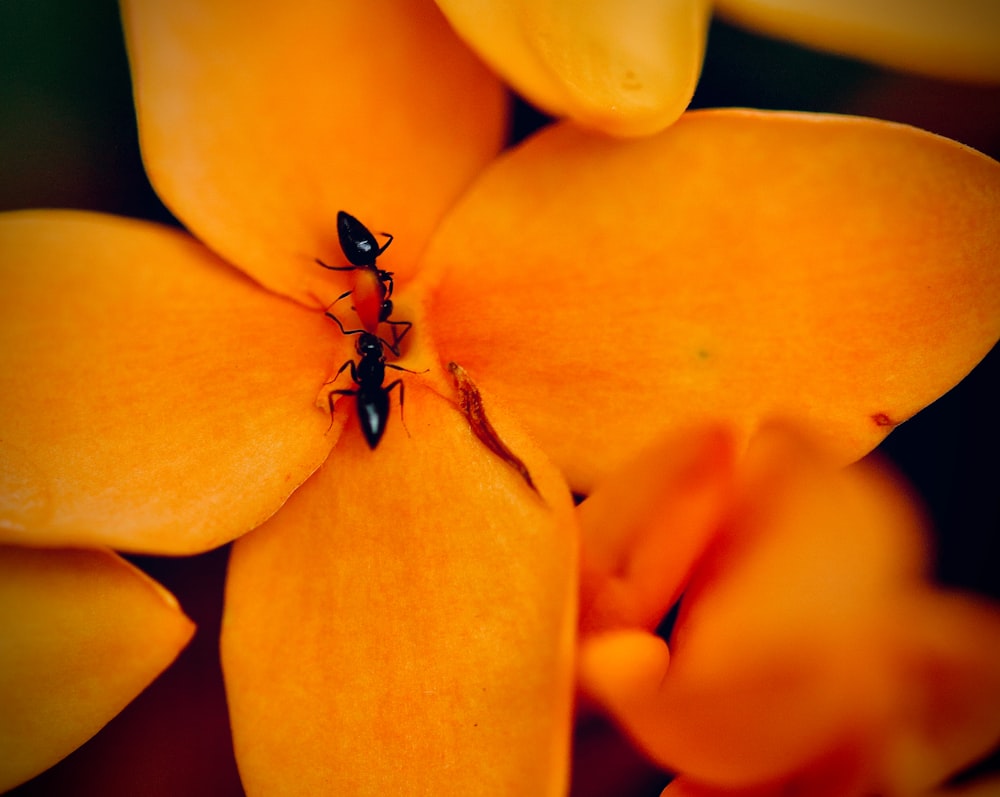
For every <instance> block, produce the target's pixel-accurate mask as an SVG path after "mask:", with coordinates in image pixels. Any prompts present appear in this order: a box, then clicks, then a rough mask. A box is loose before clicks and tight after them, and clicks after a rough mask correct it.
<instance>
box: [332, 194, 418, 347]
mask: <svg viewBox="0 0 1000 797" xmlns="http://www.w3.org/2000/svg"><path fill="white" fill-rule="evenodd" d="M382 235H384V236H386V237H387V238H388V239H389V240H388V241H386V242H385V243H384V244H382V246H379V245H378V242H377V241H376V240H375V234H374V233H373V232H372V231H371V230H369V229H368V228H367V227H366V226H365V225H364V224H362V223H361V222H360V221H358V220H357V219H356V218H354V216H352V215H351V214H350V213H347V212H346V211H343V210H339V211H337V237H338V238H339V239H340V249H341V251H343V253H344V257H346V258H347V261H348V262H349V263H350V264H351V265H349V266H330V265H327V264H326V263H324V262H323V261H322V260H320V259H319V258H316V262H317V263H318V264H319V265H321V266H322V267H323V268H327V269H330V270H331V271H362V272H364V273H365V274H366V275H368V276H367V279H368V280H374V285H371V283H369V287H370V290H371V295H370V296H364V295H363V292H362V291H360V290H359V286H358V285H355V287H354V288H352V289H351V290H349V291H345V292H344V293H342V294H341V295H340V296H338V297H337V298H336V299H335V300H334V302H333V304H336V303H337V302H339V301H340V300H341V299H343V298H345V297H347V296H350V295H351V294H354V295H355V305H356V307H355V308H354V309H355V311H356V312H357V313H358V317H359V318H360V319H361V324H362V326H363V327H364V330H365V331H367V332H371V333H372V334H377V331H378V325H379V324H382V323H385V324H388V325H389V326H391V327H392V339H393V342H392V343H391V344H390V343H389V342H388V341H385V340H384V339H383V342H385V343H386V344H387V345H388V346H389V348H390V349H391V350H392V352H393V353H394V354H396V355H397V356H399V349H398V346H399V342H400V341H401V340H402V339H403V338H404V337H406V333H407V332H409V331H410V327H412V326H413V324H412V323H411V322H409V321H390V320H389V316H391V315H392V309H393V306H392V298H391V297H392V291H393V288H394V287H395V283H394V282H393V279H392V277H393V274H392V272H391V271H386V270H385V269H382V268H379V267H378V266H377V265H376V263H375V261H376V260H377V258H378V256H379V255H381V254H382V253H383V252H384V251H385V250H386V249H388V248H389V244H391V243H392V241H393V237H392V235H390V234H389V233H387V232H384V233H382ZM330 306H331V307H332V306H333V305H330ZM326 315H328V316H329V317H330V318H332V319H333V320H334V321H336V322H337V325H338V326H339V327H340V329H341V331H342V332H343V333H344V334H347V335H350V334H353V333H354V332H355V331H356V330H351V331H348V330H346V329H344V325H343V324H341V323H340V319H338V318H337V317H336V316H335V315H333V313H331V312H330V311H329V310H327V312H326ZM397 327H403V331H402V332H399V331H398V329H397Z"/></svg>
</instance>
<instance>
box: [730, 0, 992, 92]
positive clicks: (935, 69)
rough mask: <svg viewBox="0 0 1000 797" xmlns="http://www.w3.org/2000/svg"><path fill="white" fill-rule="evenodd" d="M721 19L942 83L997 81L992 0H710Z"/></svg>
mask: <svg viewBox="0 0 1000 797" xmlns="http://www.w3.org/2000/svg"><path fill="white" fill-rule="evenodd" d="M716 6H717V7H718V9H719V11H720V13H721V14H723V15H724V16H725V17H727V18H729V19H731V20H733V21H735V22H739V23H741V24H743V25H747V26H748V27H751V28H755V29H757V30H760V31H762V32H764V33H767V34H769V35H771V36H780V37H782V38H787V39H791V40H793V41H796V42H801V43H802V44H805V45H808V46H813V47H819V48H821V49H824V50H831V51H832V52H835V53H843V54H845V55H851V56H856V57H859V58H863V59H865V60H868V61H873V62H875V63H877V64H884V65H886V66H890V67H894V68H896V69H908V70H912V71H914V72H922V73H925V74H928V75H935V76H937V77H943V78H956V79H959V80H972V81H989V82H997V81H1000V48H998V47H997V31H998V30H1000V5H998V4H997V3H995V2H993V0H917V1H916V2H915V1H914V0H909V2H906V3H871V2H867V0H717V2H716Z"/></svg>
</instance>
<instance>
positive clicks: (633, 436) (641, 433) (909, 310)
mask: <svg viewBox="0 0 1000 797" xmlns="http://www.w3.org/2000/svg"><path fill="white" fill-rule="evenodd" d="M998 205H1000V165H998V164H997V163H996V162H994V161H992V160H989V159H987V158H986V157H984V156H982V155H980V154H979V153H976V152H974V151H972V150H969V149H967V148H965V147H962V146H961V145H959V144H956V143H954V142H951V141H948V140H945V139H942V138H939V137H936V136H933V135H931V134H928V133H924V132H921V131H919V130H916V129H913V128H908V127H904V126H900V125H894V124H889V123H884V122H877V121H873V120H865V119H858V118H850V117H832V116H812V115H806V114H776V113H764V112H753V111H738V110H729V111H706V112H697V113H691V114H688V115H686V116H685V117H684V118H683V119H681V120H680V121H679V122H678V123H677V124H676V125H674V126H672V127H671V128H669V129H668V130H667V131H665V132H664V133H662V134H660V135H658V136H655V137H652V138H648V139H643V140H638V141H630V142H622V141H611V140H608V139H606V138H602V137H597V136H593V135H588V134H586V133H584V132H581V131H579V130H577V129H575V128H573V127H571V126H568V125H566V126H555V127H553V128H549V129H548V130H546V131H544V132H543V133H541V134H540V135H538V136H536V137H535V138H534V139H532V140H530V141H529V142H528V143H527V144H526V145H524V146H522V147H521V148H519V149H518V150H516V151H514V152H513V153H511V154H510V155H509V156H507V157H505V158H504V159H502V160H501V161H500V162H498V164H497V165H496V167H495V168H493V169H491V170H490V171H489V172H488V173H487V174H486V175H485V176H484V177H483V179H481V180H480V181H479V182H478V183H477V184H476V186H475V188H474V189H473V190H472V191H471V192H470V193H469V194H467V195H466V197H465V198H464V199H463V200H462V201H461V202H460V203H459V205H458V206H457V207H456V209H455V210H454V211H453V213H452V214H451V215H450V216H449V217H448V218H447V220H446V221H445V222H444V224H443V225H442V227H441V229H440V231H439V234H438V235H436V236H435V239H434V241H433V242H432V244H431V247H430V249H429V251H428V253H427V257H426V267H427V268H430V269H434V270H437V269H443V270H445V273H444V274H443V275H442V277H441V279H442V282H443V284H442V285H441V288H440V290H439V291H438V292H437V294H436V295H435V296H434V297H433V298H434V301H433V303H432V305H431V307H430V309H429V318H431V319H432V320H433V322H434V329H433V333H434V334H435V336H436V338H437V342H438V348H439V350H440V351H441V352H443V355H444V356H447V357H451V358H453V359H457V360H459V361H461V362H463V363H465V364H466V366H467V367H469V368H470V369H474V370H475V371H476V372H477V373H479V374H480V379H481V381H482V384H483V386H485V387H487V388H489V389H490V390H492V391H493V392H495V393H497V394H500V395H503V396H505V397H507V398H508V400H509V401H510V402H511V403H512V405H513V406H514V408H515V411H516V412H517V414H518V417H519V418H520V419H521V420H522V421H523V422H524V423H525V425H526V426H527V427H528V429H529V430H530V431H531V432H532V433H533V434H534V435H535V436H536V437H537V438H538V440H539V442H540V443H541V444H542V445H543V447H544V448H545V449H546V451H547V452H548V453H549V454H550V456H554V457H555V458H556V461H557V462H558V464H559V465H560V466H561V467H563V468H564V469H565V471H566V472H567V473H568V474H569V477H570V483H571V484H572V485H573V487H574V488H575V489H577V490H581V491H587V490H589V489H590V488H591V487H592V486H593V484H594V483H595V481H596V479H597V478H598V477H599V476H600V475H601V474H603V473H607V472H610V471H611V470H613V469H614V468H615V467H617V466H620V465H621V464H622V463H624V462H625V461H626V460H627V459H628V458H629V457H630V456H632V454H633V453H634V452H635V451H636V450H638V449H639V448H641V447H642V446H643V445H645V441H648V440H649V439H650V438H651V437H656V436H659V435H661V434H665V433H666V432H667V431H668V430H670V429H674V428H677V427H682V426H689V425H691V424H692V423H696V422H697V421H699V420H700V419H702V418H715V419H721V420H726V421H728V422H729V423H730V424H732V425H734V426H735V427H736V428H737V429H740V430H742V432H743V433H744V434H749V433H750V432H751V431H752V430H753V429H754V428H755V427H756V426H758V425H759V424H760V423H761V422H762V420H765V419H768V418H771V417H774V416H790V417H792V418H796V419H798V420H800V421H801V422H803V423H805V424H807V425H808V426H810V427H811V428H812V430H813V431H814V432H815V433H816V434H818V435H820V436H821V437H822V439H823V441H824V443H825V444H826V445H827V446H828V447H829V448H830V449H831V450H832V451H835V452H837V453H838V455H839V456H841V457H842V458H843V459H844V460H852V459H856V458H858V457H860V456H862V455H863V454H865V453H866V452H867V451H869V450H870V449H871V448H873V447H874V446H875V445H876V444H877V443H878V442H879V441H880V440H881V439H882V438H883V437H884V436H885V434H886V433H887V432H888V431H889V429H891V428H892V426H893V425H894V424H897V423H899V422H900V421H902V420H904V419H906V418H908V417H909V416H910V415H912V414H914V413H915V412H917V411H918V410H919V409H921V408H922V407H924V406H925V405H926V404H928V403H929V402H931V401H933V400H934V399H935V398H937V397H938V396H940V395H941V394H942V393H944V392H945V391H947V390H948V389H950V388H951V387H952V386H953V385H954V384H955V383H956V382H958V381H959V380H960V379H961V378H962V377H963V376H964V375H965V374H966V373H967V372H968V371H969V370H970V369H971V368H972V367H973V366H974V365H975V364H976V363H977V362H978V361H979V360H980V359H981V358H982V357H983V356H984V355H985V353H986V352H987V351H988V350H989V348H990V346H991V345H992V344H993V342H994V341H996V340H997V337H998V336H1000V269H997V268H996V263H997V252H998V251H1000V214H998V213H997V212H996V209H997V207H998Z"/></svg>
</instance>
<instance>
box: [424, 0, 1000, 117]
mask: <svg viewBox="0 0 1000 797" xmlns="http://www.w3.org/2000/svg"><path fill="white" fill-rule="evenodd" d="M438 5H440V6H441V8H442V10H443V11H444V12H445V13H446V14H447V15H448V17H449V19H450V21H451V23H452V24H453V25H454V26H455V28H456V30H457V31H458V32H459V33H460V35H462V36H463V37H464V38H465V40H466V41H467V42H468V43H469V44H470V46H472V47H473V48H474V49H475V50H476V51H477V52H479V53H480V54H481V55H482V57H483V59H484V60H485V61H486V62H487V63H489V64H491V65H492V66H493V67H494V68H495V69H496V70H497V72H499V73H500V74H501V75H503V77H504V78H505V79H506V80H507V81H509V82H510V83H511V85H513V86H514V88H515V89H517V90H518V91H520V92H522V93H523V94H524V95H525V96H526V97H527V98H528V99H529V100H531V101H532V102H535V103H537V104H539V105H540V106H541V107H542V108H544V109H545V110H547V111H548V112H549V113H552V114H555V115H557V116H568V117H570V118H572V119H574V120H576V121H577V122H579V123H580V124H583V125H585V126H588V127H594V128H596V129H598V130H603V131H605V132H608V133H612V134H616V135H645V134H648V133H652V132H654V131H656V130H659V129H661V128H663V127H665V126H667V125H669V124H671V123H672V122H673V121H674V120H675V119H677V117H678V116H680V114H681V113H682V112H683V111H684V109H685V107H686V106H687V104H688V102H689V101H690V99H691V95H692V94H693V93H694V91H695V85H696V83H697V81H698V73H699V70H700V69H701V66H702V57H703V53H704V48H705V35H706V32H707V30H708V21H709V18H710V16H711V14H712V12H713V10H714V11H716V12H718V13H719V14H721V15H722V16H723V18H726V19H731V20H734V21H736V22H738V23H739V24H742V25H746V26H748V27H749V28H751V29H755V30H760V31H761V32H762V33H765V34H769V35H772V36H780V37H787V38H788V39H790V40H791V41H796V42H802V43H803V44H805V45H811V46H815V47H821V48H824V49H826V50H829V51H831V52H834V53H843V54H845V55H852V56H856V57H858V58H864V59H867V60H870V61H871V62H873V63H876V64H885V65H887V66H889V67H895V68H902V69H910V70H914V71H916V72H918V73H921V74H928V75H936V76H939V77H943V78H950V79H960V80H961V79H965V80H971V81H976V82H992V83H997V82H998V81H1000V55H998V52H1000V51H998V49H997V46H996V31H997V29H998V27H1000V6H998V5H997V4H996V3H993V2H991V1H990V0H959V1H958V2H955V0H908V2H905V3H886V2H881V3H870V2H865V0H717V2H714V3H713V2H711V0H624V1H623V2H616V3H607V2H603V0H571V1H570V2H567V0H521V2H516V1H515V2H510V1H509V0H507V1H506V2H480V3H475V4H472V3H466V2H463V1H462V0H438Z"/></svg>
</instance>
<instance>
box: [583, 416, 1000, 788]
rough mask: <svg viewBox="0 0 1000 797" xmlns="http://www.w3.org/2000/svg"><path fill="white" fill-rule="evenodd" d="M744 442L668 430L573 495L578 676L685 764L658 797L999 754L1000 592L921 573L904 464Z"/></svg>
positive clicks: (938, 765)
mask: <svg viewBox="0 0 1000 797" xmlns="http://www.w3.org/2000/svg"><path fill="white" fill-rule="evenodd" d="M727 443H728V444H727ZM735 458H736V455H735V452H734V450H733V448H732V446H731V443H729V442H728V441H727V440H726V438H725V436H724V435H720V434H719V433H717V432H716V433H712V432H706V433H703V434H701V435H688V436H687V437H686V438H683V439H680V440H677V439H672V440H670V441H669V442H668V443H665V444H662V445H660V446H658V447H656V448H655V449H653V450H651V451H650V452H647V453H646V454H645V455H644V458H643V459H641V460H640V461H638V462H636V463H635V464H633V465H632V466H631V467H630V468H628V469H626V470H625V471H624V472H622V473H620V474H618V475H617V476H616V477H615V478H614V479H613V480H610V481H609V482H607V483H605V484H604V485H602V486H601V487H599V488H598V489H597V491H595V493H594V494H593V495H592V496H591V497H590V498H589V499H588V500H587V501H585V502H584V503H583V504H582V505H581V507H580V517H581V522H582V525H583V531H584V574H585V581H584V585H585V586H584V600H583V615H582V626H583V629H584V638H583V641H582V645H583V647H582V655H581V664H580V670H581V676H580V678H581V685H582V687H583V690H584V693H585V694H586V695H588V696H589V697H591V698H592V699H593V700H595V701H597V702H598V703H599V704H601V705H603V706H604V707H605V708H606V709H607V710H608V711H609V712H610V713H611V715H612V716H613V717H614V718H615V719H616V720H617V721H618V722H619V723H620V724H621V725H622V726H623V728H624V729H625V731H626V732H627V733H628V734H629V735H630V736H632V737H633V739H634V740H635V742H636V744H637V745H638V746H639V747H640V748H641V749H643V750H644V751H646V753H647V754H648V755H649V756H651V757H652V758H653V759H654V760H655V761H657V762H658V763H659V764H660V765H661V766H663V767H665V768H667V769H670V770H673V771H675V772H677V773H678V775H679V776H678V778H677V779H676V780H674V781H673V782H672V783H671V784H670V786H669V787H668V788H667V789H666V790H665V791H664V797H674V796H675V795H685V797H696V796H697V797H712V796H713V795H734V796H735V795H746V797H751V796H756V797H766V796H767V795H774V797H777V796H778V795H783V794H803V795H805V794H808V795H844V796H845V797H846V795H865V794H908V795H909V794H928V793H929V792H930V790H931V789H933V788H934V787H936V786H938V785H939V784H941V783H943V782H944V781H945V780H946V779H947V778H948V777H949V776H951V775H953V774H955V773H956V772H957V771H959V770H960V769H962V768H963V767H965V766H967V765H969V764H970V763H973V762H975V761H976V760H977V759H978V758H979V757H981V756H982V755H984V754H985V753H987V752H989V751H990V749H991V748H992V747H994V746H995V745H996V743H997V739H998V738H1000V667H998V664H1000V606H997V605H995V604H990V603H988V602H986V601H982V600H975V599H972V598H971V597H965V596H959V595H957V594H949V593H946V592H943V591H940V590H937V589H934V588H933V587H931V586H930V585H929V584H928V583H926V582H925V581H924V580H923V571H924V569H925V567H926V565H925V553H924V549H925V542H924V539H923V535H922V529H921V526H922V521H921V519H920V517H919V514H918V513H917V511H916V510H915V508H914V506H913V503H912V501H911V500H910V499H909V498H908V496H907V495H906V494H905V492H904V491H903V490H902V489H901V485H900V484H899V483H898V482H897V480H895V479H894V478H893V477H892V476H891V474H889V473H888V472H887V471H886V470H884V468H880V467H879V466H878V464H877V463H873V462H866V463H862V464H861V465H859V466H854V467H852V468H849V469H847V470H844V471H836V470H834V469H832V468H830V467H829V465H828V464H826V463H823V462H822V461H820V460H819V459H817V458H816V457H815V455H812V454H811V453H810V452H809V451H808V450H807V449H805V448H803V447H802V445H801V444H800V443H798V442H796V441H794V440H793V439H790V438H788V437H787V436H785V435H780V434H776V433H774V432H772V433H770V434H765V435H762V436H760V437H758V438H757V439H756V440H755V442H754V444H753V445H752V446H751V450H750V452H749V455H748V456H747V457H746V458H744V459H743V460H742V462H741V464H740V465H738V466H737V465H735V464H734V460H735ZM651 472H655V473H659V474H662V477H663V482H664V484H663V485H661V490H660V491H659V493H658V494H657V493H654V492H652V491H650V490H649V485H650V484H651V483H652V481H653V480H652V479H651V478H650V477H649V475H648V474H650V473H651ZM623 505H624V506H627V507H628V513H627V514H626V513H623V512H622V511H621V510H620V509H619V507H621V506H623ZM644 509H645V511H643V510H644ZM682 592H683V598H681V603H680V614H679V617H678V619H677V622H676V626H675V628H674V630H673V633H672V635H671V638H670V648H669V653H668V650H667V645H666V644H665V643H664V641H663V640H662V639H660V638H659V637H658V636H656V635H655V634H654V633H653V629H654V628H655V627H656V625H657V624H658V623H659V622H660V620H661V619H662V617H663V616H664V615H665V614H666V613H667V611H668V610H669V609H670V608H671V606H672V605H673V604H674V603H676V601H677V599H678V596H680V595H681V593H682Z"/></svg>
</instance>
